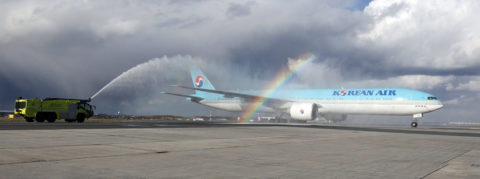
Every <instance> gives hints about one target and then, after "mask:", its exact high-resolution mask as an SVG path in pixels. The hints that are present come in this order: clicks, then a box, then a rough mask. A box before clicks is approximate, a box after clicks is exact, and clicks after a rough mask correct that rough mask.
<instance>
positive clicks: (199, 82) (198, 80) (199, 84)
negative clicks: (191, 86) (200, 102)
mask: <svg viewBox="0 0 480 179" xmlns="http://www.w3.org/2000/svg"><path fill="white" fill-rule="evenodd" d="M202 86H203V77H202V76H201V75H198V76H197V77H196V78H195V87H197V88H201V87H202Z"/></svg>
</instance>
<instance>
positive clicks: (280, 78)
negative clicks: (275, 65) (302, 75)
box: [240, 53, 316, 123]
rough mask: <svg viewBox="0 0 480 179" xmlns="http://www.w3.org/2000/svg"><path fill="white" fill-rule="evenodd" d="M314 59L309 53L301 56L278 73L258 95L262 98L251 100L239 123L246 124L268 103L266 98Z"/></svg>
mask: <svg viewBox="0 0 480 179" xmlns="http://www.w3.org/2000/svg"><path fill="white" fill-rule="evenodd" d="M315 58H316V57H315V55H313V54H311V53H307V54H304V55H301V56H300V57H299V58H298V59H297V61H296V62H294V63H295V64H292V66H293V67H291V68H290V69H288V68H287V69H285V70H282V71H280V73H278V74H277V75H276V76H275V78H274V80H273V81H272V83H270V84H269V85H268V86H267V88H266V90H265V91H262V93H261V94H260V95H259V96H262V97H258V98H256V99H255V100H253V101H252V103H251V104H250V105H248V106H247V108H246V109H245V110H244V111H243V113H242V115H241V117H240V123H248V122H249V121H250V119H252V117H253V115H255V113H257V111H258V110H259V109H260V107H262V106H263V105H264V104H265V103H266V102H268V98H269V97H271V96H272V94H273V93H274V92H275V91H277V90H278V89H279V88H281V87H282V86H283V85H285V84H286V83H287V82H289V81H290V80H291V79H292V77H293V76H294V75H295V74H296V73H297V72H298V71H300V70H301V69H302V68H303V67H304V66H305V65H306V64H309V63H310V62H311V61H313V60H314V59H315Z"/></svg>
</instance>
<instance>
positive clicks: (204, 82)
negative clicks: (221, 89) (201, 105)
mask: <svg viewBox="0 0 480 179" xmlns="http://www.w3.org/2000/svg"><path fill="white" fill-rule="evenodd" d="M190 75H191V76H192V82H193V87H194V88H201V89H208V90H215V87H213V85H212V83H210V80H208V78H207V76H205V75H204V74H203V72H202V71H201V70H200V69H199V68H197V67H196V66H193V65H192V66H190ZM194 96H197V97H199V98H202V99H204V100H214V99H217V98H220V97H221V96H222V95H219V94H215V93H209V92H205V91H200V90H195V95H194Z"/></svg>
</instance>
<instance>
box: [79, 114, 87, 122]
mask: <svg viewBox="0 0 480 179" xmlns="http://www.w3.org/2000/svg"><path fill="white" fill-rule="evenodd" d="M84 121H85V115H83V114H79V115H78V116H77V122H78V123H82V122H84Z"/></svg>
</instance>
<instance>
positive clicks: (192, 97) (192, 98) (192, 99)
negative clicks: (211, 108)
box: [162, 91, 203, 103]
mask: <svg viewBox="0 0 480 179" xmlns="http://www.w3.org/2000/svg"><path fill="white" fill-rule="evenodd" d="M162 93H163V94H169V95H174V96H181V97H187V98H190V99H191V101H193V102H197V103H198V102H199V101H201V100H203V98H200V97H197V96H190V95H184V94H177V93H170V92H165V91H163V92H162Z"/></svg>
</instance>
